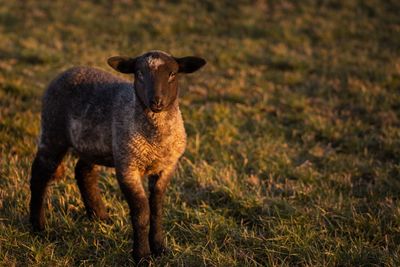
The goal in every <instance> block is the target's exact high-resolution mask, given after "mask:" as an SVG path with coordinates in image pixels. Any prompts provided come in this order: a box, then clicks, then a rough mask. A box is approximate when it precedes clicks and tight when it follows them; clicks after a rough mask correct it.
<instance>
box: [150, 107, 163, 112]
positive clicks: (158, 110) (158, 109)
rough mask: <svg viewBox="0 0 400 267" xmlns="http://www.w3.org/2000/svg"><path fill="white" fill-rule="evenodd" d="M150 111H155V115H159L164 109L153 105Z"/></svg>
mask: <svg viewBox="0 0 400 267" xmlns="http://www.w3.org/2000/svg"><path fill="white" fill-rule="evenodd" d="M150 109H151V111H153V112H154V113H159V112H161V111H162V110H163V107H159V106H156V105H151V106H150Z"/></svg>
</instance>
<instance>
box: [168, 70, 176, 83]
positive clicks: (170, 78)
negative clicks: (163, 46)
mask: <svg viewBox="0 0 400 267" xmlns="http://www.w3.org/2000/svg"><path fill="white" fill-rule="evenodd" d="M175 76H176V73H175V72H170V73H169V79H168V81H169V82H172V81H173V80H174V79H175Z"/></svg>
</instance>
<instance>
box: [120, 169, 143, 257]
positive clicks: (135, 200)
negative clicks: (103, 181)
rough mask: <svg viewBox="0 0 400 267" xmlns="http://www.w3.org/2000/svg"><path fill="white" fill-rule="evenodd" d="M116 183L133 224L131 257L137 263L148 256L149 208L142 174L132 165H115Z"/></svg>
mask: <svg viewBox="0 0 400 267" xmlns="http://www.w3.org/2000/svg"><path fill="white" fill-rule="evenodd" d="M116 173H117V178H118V183H119V185H120V187H121V190H122V192H123V194H124V196H125V198H126V201H127V202H128V205H129V209H130V214H131V220H132V226H133V231H134V234H133V258H134V259H135V262H136V263H138V262H140V261H141V260H145V259H146V258H148V257H149V256H150V246H149V217H150V208H149V203H148V201H147V196H146V192H145V190H144V188H143V184H142V180H141V177H142V174H141V173H140V172H139V170H137V169H134V168H132V167H124V166H116Z"/></svg>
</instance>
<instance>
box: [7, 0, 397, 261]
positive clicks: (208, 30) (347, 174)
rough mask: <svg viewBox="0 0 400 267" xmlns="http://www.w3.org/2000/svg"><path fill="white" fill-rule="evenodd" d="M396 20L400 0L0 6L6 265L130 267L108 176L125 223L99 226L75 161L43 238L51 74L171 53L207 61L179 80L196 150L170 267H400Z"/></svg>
mask: <svg viewBox="0 0 400 267" xmlns="http://www.w3.org/2000/svg"><path fill="white" fill-rule="evenodd" d="M157 2H159V3H157ZM300 2H301V3H300ZM399 10H400V2H399V1H395V0H386V1H378V0H359V1H357V0H346V1H345V0H343V1H333V0H329V1H328V0H327V1H317V0H305V1H294V0H293V1H289V0H285V1H274V0H271V1H268V2H266V1H263V0H259V1H247V0H241V1H228V0H226V1H225V0H221V1H212V0H207V1H196V0H190V1H179V0H175V1H141V2H140V3H135V4H132V3H131V2H130V1H127V0H120V1H117V0H115V1H101V0H98V1H94V0H93V1H78V0H71V1H4V0H1V1H0V151H1V158H0V265H2V266H14V265H16V266H26V265H38V266H69V265H81V266H90V265H96V266H110V265H118V266H119V265H130V264H133V260H132V258H131V256H130V250H131V245H132V244H131V238H130V236H131V233H132V230H131V226H130V224H129V218H128V211H127V205H126V203H125V202H124V201H123V198H122V195H121V193H120V190H119V188H118V186H117V183H116V180H115V177H114V174H113V172H112V171H111V170H108V169H104V170H103V171H102V178H101V182H100V185H101V188H102V189H103V191H104V198H105V200H106V203H107V206H108V208H109V209H110V214H111V216H112V219H113V223H112V224H104V223H101V222H92V221H89V220H88V219H86V217H85V214H84V208H83V204H82V202H81V199H80V196H79V193H78V189H77V186H76V184H75V182H74V179H73V174H72V172H73V164H74V162H75V159H74V158H72V157H69V158H67V159H66V164H67V166H68V170H67V173H66V176H67V177H66V179H65V180H64V181H62V182H61V183H56V184H54V185H53V186H52V188H51V190H50V194H49V200H48V202H47V211H48V212H47V218H48V221H47V230H46V231H45V233H43V234H42V235H40V236H35V235H33V234H31V233H30V227H29V224H28V220H27V213H28V208H27V207H28V201H29V190H28V189H29V183H28V181H29V168H30V164H31V161H32V159H33V156H34V153H35V144H36V140H37V135H38V132H39V112H40V96H41V94H42V92H43V90H44V89H45V87H46V84H47V83H48V82H49V81H50V80H51V78H53V77H54V76H55V75H56V74H57V73H58V72H60V71H62V70H64V69H66V68H68V67H70V66H73V65H90V66H97V67H100V68H104V69H106V70H108V71H112V70H111V68H110V67H108V66H107V65H106V59H107V58H108V57H109V56H112V55H118V54H124V55H138V54H140V53H141V52H143V51H145V50H149V49H161V50H165V51H169V52H171V53H173V54H175V55H178V56H183V55H190V54H195V55H200V56H203V57H205V58H206V59H207V60H208V65H207V67H206V68H205V69H203V70H202V71H201V72H199V73H197V74H196V75H193V76H188V77H186V78H184V79H183V80H182V82H181V88H182V93H181V95H182V102H181V103H182V104H181V106H182V110H183V115H184V118H185V126H186V129H187V133H188V147H187V150H186V153H185V155H184V157H183V158H182V159H181V161H180V165H179V168H178V170H177V172H176V175H175V177H174V179H173V181H172V184H171V186H170V188H169V191H168V194H167V198H166V210H165V217H166V220H165V226H166V229H167V231H168V232H167V237H166V239H167V242H168V244H169V246H170V248H171V249H172V252H171V254H170V255H167V256H165V257H161V258H158V259H155V260H154V263H155V264H156V265H160V266H164V265H170V266H177V265H184V266H201V265H207V266H232V265H238V266H246V265H249V266H261V265H269V266H299V265H300V266H361V265H365V266H399V265H400V256H399V255H400V246H399V244H400V206H399V204H400V199H399V195H400V163H399V162H400V127H399V126H400V93H399V92H400V50H399V48H400V15H399V13H398V12H399Z"/></svg>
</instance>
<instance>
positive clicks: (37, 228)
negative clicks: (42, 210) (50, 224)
mask: <svg viewBox="0 0 400 267" xmlns="http://www.w3.org/2000/svg"><path fill="white" fill-rule="evenodd" d="M31 226H32V231H33V232H34V233H40V232H43V230H44V223H42V222H38V221H37V220H31Z"/></svg>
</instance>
